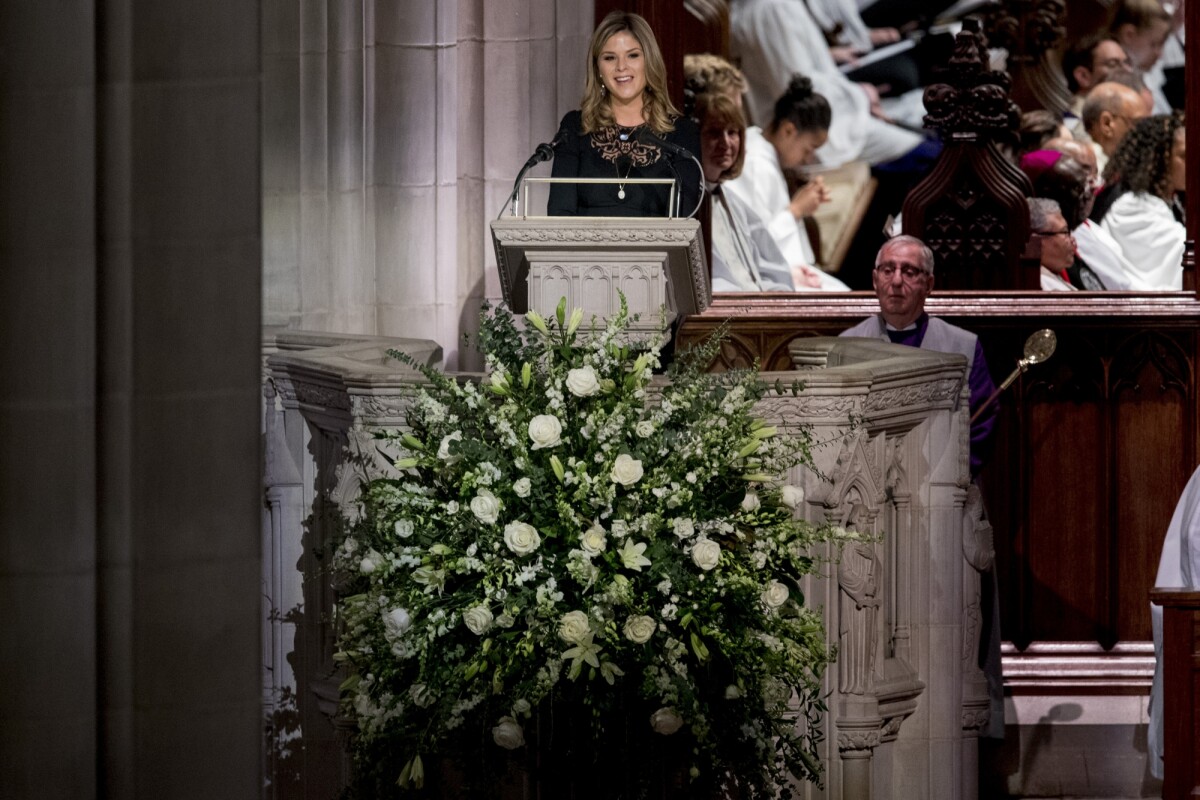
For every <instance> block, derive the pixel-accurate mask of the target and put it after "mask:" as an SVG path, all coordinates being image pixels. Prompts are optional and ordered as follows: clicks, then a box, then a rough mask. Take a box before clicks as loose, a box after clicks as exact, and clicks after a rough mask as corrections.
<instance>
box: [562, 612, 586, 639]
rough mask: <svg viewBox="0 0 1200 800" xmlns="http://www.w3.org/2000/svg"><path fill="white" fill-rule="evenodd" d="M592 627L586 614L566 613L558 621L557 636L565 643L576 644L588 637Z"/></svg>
mask: <svg viewBox="0 0 1200 800" xmlns="http://www.w3.org/2000/svg"><path fill="white" fill-rule="evenodd" d="M591 630H592V626H591V623H590V622H588V616H587V614H585V613H583V612H582V611H568V612H567V613H566V614H563V616H562V619H560V620H559V621H558V635H559V637H560V638H561V639H562V640H563V641H565V642H571V643H572V644H578V643H579V642H582V641H583V640H584V639H585V638H587V637H588V634H590V633H591Z"/></svg>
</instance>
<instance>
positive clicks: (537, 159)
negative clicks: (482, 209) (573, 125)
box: [496, 125, 570, 219]
mask: <svg viewBox="0 0 1200 800" xmlns="http://www.w3.org/2000/svg"><path fill="white" fill-rule="evenodd" d="M569 135H570V132H569V131H568V130H567V128H566V126H565V125H564V126H563V127H561V128H559V129H558V133H556V134H554V138H553V139H551V140H550V141H549V142H542V143H541V144H539V145H538V146H537V149H536V150H534V151H533V155H531V156H530V157H529V160H528V161H526V162H525V166H523V167H521V171H520V172H518V173H517V179H516V180H515V181H513V188H512V191H511V192H509V194H508V199H507V200H505V201H504V207H507V206H512V214H513V216H514V217H515V216H518V205H517V194H518V193H519V192H520V190H521V180H522V179H523V178H524V177H525V173H526V172H529V170H531V169H533V168H534V167H536V166H537V165H538V164H541V163H542V162H543V161H549V160H550V159H552V158H554V154H555V152H557V150H558V148H559V147H560V146H561V145H562V143H563V142H565V141H566V140H567V137H568V136H569ZM504 207H501V209H500V213H499V214H497V215H496V219H500V217H502V216H504Z"/></svg>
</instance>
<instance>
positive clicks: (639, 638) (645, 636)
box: [624, 614, 658, 644]
mask: <svg viewBox="0 0 1200 800" xmlns="http://www.w3.org/2000/svg"><path fill="white" fill-rule="evenodd" d="M657 627H658V626H657V624H656V623H655V622H654V617H647V616H646V615H645V614H637V615H634V616H632V617H630V618H629V619H627V620H625V629H624V630H625V638H626V639H628V640H629V641H631V642H633V643H634V644H645V643H646V642H648V641H650V637H651V636H653V635H654V630H655V628H657Z"/></svg>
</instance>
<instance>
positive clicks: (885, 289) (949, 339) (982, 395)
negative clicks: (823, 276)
mask: <svg viewBox="0 0 1200 800" xmlns="http://www.w3.org/2000/svg"><path fill="white" fill-rule="evenodd" d="M871 282H872V284H873V285H874V287H875V296H876V297H878V298H879V314H877V315H875V316H873V317H868V318H867V319H865V320H863V321H862V322H860V323H859V324H857V325H855V326H854V327H853V328H850V329H849V330H847V331H844V332H843V333H842V334H841V335H842V336H864V337H867V338H870V339H882V340H883V341H885V342H893V343H895V344H904V345H909V346H911V347H920V348H922V349H924V350H935V351H937V352H939V353H960V354H962V355H963V356H965V357H966V359H967V375H968V383H969V384H970V387H971V415H972V416H974V414H975V412H976V411H977V410H978V409H979V407H980V406H981V405H982V404H983V402H984V401H985V400H987V398H988V397H990V396H991V395H992V392H993V390H994V389H995V385H994V384H993V382H992V376H991V373H990V372H989V371H988V367H987V361H986V359H984V357H983V346H982V345H981V344H980V343H979V337H978V336H976V335H975V334H973V333H971V332H969V331H965V330H963V329H962V328H959V327H957V326H955V325H951V324H950V323H948V322H944V321H942V320H940V319H938V318H937V317H931V316H929V315H928V314H926V313H925V298H927V297H929V293H930V292H931V291H933V251H931V250H930V249H929V248H928V247H926V245H925V243H924V242H922V241H921V240H920V239H918V238H916V237H915V236H906V235H905V236H896V237H894V238H892V239H889V240H888V241H886V242H884V244H883V247H881V248H879V255H877V256H876V257H875V270H874V271H873V272H872V273H871ZM996 412H997V404H995V403H993V404H992V405H991V406H990V407H989V408H988V409H987V410H986V411H985V412H984V413H983V414H980V416H979V418H978V419H976V420H975V421H974V422H973V423H972V424H971V477H972V478H974V477H976V476H977V475H978V474H979V470H980V469H981V468H982V466H983V462H984V459H985V456H986V448H987V444H988V441H989V439H990V438H991V434H992V428H993V427H994V426H995V424H996Z"/></svg>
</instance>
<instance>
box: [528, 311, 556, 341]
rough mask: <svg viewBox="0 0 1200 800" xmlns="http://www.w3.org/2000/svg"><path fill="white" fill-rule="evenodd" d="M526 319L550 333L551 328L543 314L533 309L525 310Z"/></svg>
mask: <svg viewBox="0 0 1200 800" xmlns="http://www.w3.org/2000/svg"><path fill="white" fill-rule="evenodd" d="M525 319H527V320H529V324H530V325H532V326H533V327H535V328H537V329H538V330H539V331H541V332H542V333H544V334H546V335H547V336H548V335H549V334H550V329H549V328H547V327H546V320H544V319H542V315H541V314H539V313H538V312H536V311H533V310H532V309H531V310H529V311H526V312H525Z"/></svg>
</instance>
